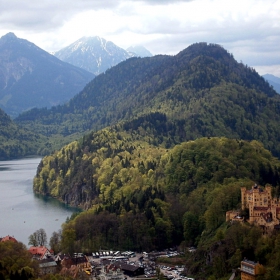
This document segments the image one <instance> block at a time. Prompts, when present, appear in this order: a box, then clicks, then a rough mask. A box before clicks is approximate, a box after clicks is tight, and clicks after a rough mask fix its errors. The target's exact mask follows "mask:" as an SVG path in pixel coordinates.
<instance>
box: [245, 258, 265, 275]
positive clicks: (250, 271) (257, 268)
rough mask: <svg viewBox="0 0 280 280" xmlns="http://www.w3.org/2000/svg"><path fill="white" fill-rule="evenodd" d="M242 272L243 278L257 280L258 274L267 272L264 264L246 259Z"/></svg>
mask: <svg viewBox="0 0 280 280" xmlns="http://www.w3.org/2000/svg"><path fill="white" fill-rule="evenodd" d="M240 272H241V280H255V279H257V276H259V275H263V274H264V273H265V269H264V266H263V265H261V264H259V263H255V262H253V261H249V260H246V259H244V260H243V261H242V262H241V268H240Z"/></svg>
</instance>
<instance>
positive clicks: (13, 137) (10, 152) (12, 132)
mask: <svg viewBox="0 0 280 280" xmlns="http://www.w3.org/2000/svg"><path fill="white" fill-rule="evenodd" d="M43 146H44V148H43ZM44 150H45V151H44ZM46 151H48V152H50V151H51V149H48V144H47V138H46V137H45V136H42V135H38V134H37V133H36V132H35V133H34V132H31V131H29V130H27V129H25V128H22V127H21V126H19V125H16V124H15V123H14V122H13V121H12V120H11V119H10V118H9V117H8V116H7V115H6V114H5V113H4V112H3V111H2V110H1V109H0V160H8V159H14V158H20V157H25V156H31V155H33V156H34V155H45V154H46ZM44 152H45V153H44Z"/></svg>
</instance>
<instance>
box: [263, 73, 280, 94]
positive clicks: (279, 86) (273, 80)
mask: <svg viewBox="0 0 280 280" xmlns="http://www.w3.org/2000/svg"><path fill="white" fill-rule="evenodd" d="M263 77H264V78H265V79H266V80H267V81H268V82H269V83H270V84H271V85H272V86H273V88H274V89H275V91H276V92H277V93H279V94H280V78H278V77H275V76H274V75H271V74H265V75H263Z"/></svg>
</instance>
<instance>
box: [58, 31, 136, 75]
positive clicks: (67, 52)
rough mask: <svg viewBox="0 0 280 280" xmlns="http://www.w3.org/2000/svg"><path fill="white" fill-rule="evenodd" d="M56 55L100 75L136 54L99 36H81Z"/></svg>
mask: <svg viewBox="0 0 280 280" xmlns="http://www.w3.org/2000/svg"><path fill="white" fill-rule="evenodd" d="M54 55H55V56H56V57H57V58H59V59H61V60H62V61H65V62H68V63H71V64H73V65H75V66H77V67H80V68H82V69H85V70H87V71H89V72H91V73H93V74H94V75H99V74H100V73H102V72H104V71H106V70H107V69H108V68H111V67H113V66H115V65H117V64H118V63H120V62H121V61H124V60H126V59H128V58H130V57H132V56H135V54H132V53H129V52H127V51H126V50H124V49H122V48H120V47H118V46H116V45H115V44H114V43H113V42H110V41H107V40H105V39H103V38H100V37H98V36H95V37H83V38H80V39H79V40H77V41H76V42H74V43H73V44H71V45H70V46H68V47H65V48H63V49H62V50H59V51H57V52H55V53H54Z"/></svg>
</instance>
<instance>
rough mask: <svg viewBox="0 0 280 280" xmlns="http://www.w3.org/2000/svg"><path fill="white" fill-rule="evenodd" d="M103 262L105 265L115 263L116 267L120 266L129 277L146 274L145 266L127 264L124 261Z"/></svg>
mask: <svg viewBox="0 0 280 280" xmlns="http://www.w3.org/2000/svg"><path fill="white" fill-rule="evenodd" d="M102 264H103V265H104V266H106V265H107V266H108V265H110V264H114V266H115V267H116V268H119V269H121V270H122V271H123V273H124V274H125V275H127V276H129V277H136V276H138V275H143V274H144V268H143V267H139V266H138V265H131V264H127V263H125V262H123V261H114V262H112V261H110V260H103V261H102Z"/></svg>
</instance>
